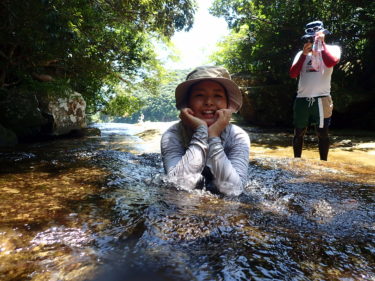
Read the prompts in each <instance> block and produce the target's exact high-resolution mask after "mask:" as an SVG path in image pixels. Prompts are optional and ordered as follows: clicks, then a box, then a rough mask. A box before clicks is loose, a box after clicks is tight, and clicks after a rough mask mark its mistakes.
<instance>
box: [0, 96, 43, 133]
mask: <svg viewBox="0 0 375 281" xmlns="http://www.w3.org/2000/svg"><path fill="white" fill-rule="evenodd" d="M0 120H1V125H2V126H3V127H5V128H6V129H7V130H11V131H13V132H14V133H15V134H16V135H17V137H18V138H19V139H28V138H33V137H35V136H36V135H38V134H39V133H40V131H41V127H42V126H43V125H44V124H46V119H45V118H44V117H43V116H42V113H41V111H40V109H39V103H38V100H37V98H36V96H35V95H34V94H31V93H30V92H16V91H2V92H1V96H0Z"/></svg>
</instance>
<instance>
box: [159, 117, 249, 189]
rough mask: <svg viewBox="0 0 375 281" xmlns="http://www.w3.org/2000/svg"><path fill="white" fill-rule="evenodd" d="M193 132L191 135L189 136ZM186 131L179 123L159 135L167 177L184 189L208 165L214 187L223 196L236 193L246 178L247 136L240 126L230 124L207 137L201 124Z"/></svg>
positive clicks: (192, 187) (196, 180)
mask: <svg viewBox="0 0 375 281" xmlns="http://www.w3.org/2000/svg"><path fill="white" fill-rule="evenodd" d="M191 134H192V135H191ZM188 135H189V132H187V129H186V128H184V127H183V125H182V123H181V122H179V123H176V124H174V125H172V126H171V127H170V128H169V129H168V130H167V131H166V132H165V133H164V134H163V136H162V139H161V155H162V159H163V164H164V170H165V172H166V174H167V175H168V177H169V179H170V180H171V181H172V182H174V183H175V184H177V185H178V187H179V188H182V189H185V190H192V189H194V188H195V187H196V186H197V184H198V183H199V182H200V181H201V180H202V179H203V175H202V172H203V169H204V168H205V167H206V166H207V167H208V168H209V170H210V172H211V174H212V176H213V184H214V186H215V187H216V188H217V189H218V190H219V191H220V192H221V193H223V194H225V195H239V194H241V193H242V191H243V187H244V185H245V184H246V181H247V172H248V164H249V152H250V139H249V136H248V134H247V133H246V132H245V131H244V130H243V129H241V128H240V127H238V126H236V125H233V124H229V125H228V126H227V127H226V128H225V129H224V131H223V132H222V134H221V136H220V137H213V138H208V131H207V127H205V126H203V125H201V126H199V127H198V128H197V129H196V131H194V132H190V135H191V136H188Z"/></svg>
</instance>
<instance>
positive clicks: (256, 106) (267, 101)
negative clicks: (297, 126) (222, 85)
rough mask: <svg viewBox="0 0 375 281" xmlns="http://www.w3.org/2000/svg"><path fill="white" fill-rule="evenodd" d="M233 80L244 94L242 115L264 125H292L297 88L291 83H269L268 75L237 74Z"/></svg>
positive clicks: (253, 122) (254, 123)
mask: <svg viewBox="0 0 375 281" xmlns="http://www.w3.org/2000/svg"><path fill="white" fill-rule="evenodd" d="M232 78H233V80H234V81H235V82H236V83H237V84H238V85H239V86H240V89H241V91H242V94H243V106H242V108H241V110H240V112H239V113H240V115H241V117H242V118H243V119H244V120H245V121H246V122H248V123H249V124H252V125H256V126H263V127H275V126H282V127H285V126H291V123H292V117H293V100H294V96H295V89H294V87H293V88H292V87H291V86H290V85H280V84H277V85H275V84H268V83H269V81H268V80H267V76H266V75H263V76H253V75H250V74H243V73H241V74H236V75H233V76H232Z"/></svg>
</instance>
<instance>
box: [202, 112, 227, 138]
mask: <svg viewBox="0 0 375 281" xmlns="http://www.w3.org/2000/svg"><path fill="white" fill-rule="evenodd" d="M232 112H233V111H232V110H231V109H220V110H218V111H216V113H215V117H216V118H215V119H216V121H215V122H214V123H213V124H212V125H211V126H209V127H208V136H209V137H218V136H220V134H221V133H222V132H223V130H224V129H225V127H226V126H228V124H229V121H230V119H231V117H232Z"/></svg>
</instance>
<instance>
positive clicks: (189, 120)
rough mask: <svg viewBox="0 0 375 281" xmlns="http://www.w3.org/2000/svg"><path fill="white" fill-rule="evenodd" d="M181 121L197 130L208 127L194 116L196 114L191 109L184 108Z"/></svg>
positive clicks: (181, 112)
mask: <svg viewBox="0 0 375 281" xmlns="http://www.w3.org/2000/svg"><path fill="white" fill-rule="evenodd" d="M180 119H181V121H182V123H184V125H185V126H187V127H189V128H191V129H192V130H195V129H196V128H198V127H199V126H200V125H204V126H206V127H207V124H206V122H204V121H203V120H201V119H199V118H197V117H195V116H194V112H193V111H192V110H191V109H190V108H188V107H187V108H183V109H181V111H180Z"/></svg>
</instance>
